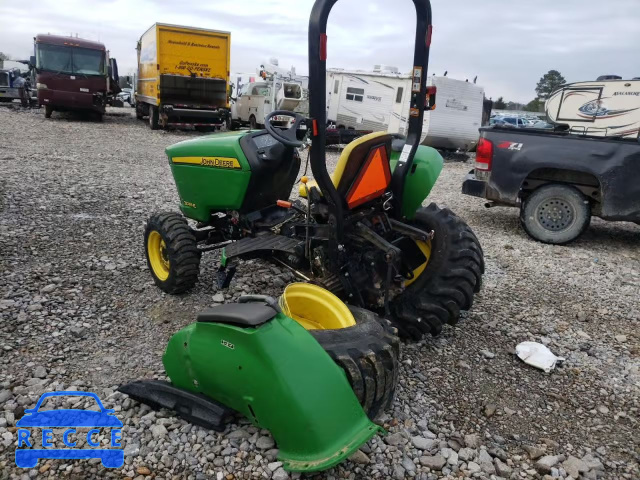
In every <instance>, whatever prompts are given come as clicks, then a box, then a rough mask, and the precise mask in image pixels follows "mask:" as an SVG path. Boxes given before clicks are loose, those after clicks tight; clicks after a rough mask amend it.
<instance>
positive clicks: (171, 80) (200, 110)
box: [135, 23, 231, 130]
mask: <svg viewBox="0 0 640 480" xmlns="http://www.w3.org/2000/svg"><path fill="white" fill-rule="evenodd" d="M230 48H231V34H230V33H229V32H221V31H218V30H208V29H204V28H195V27H182V26H178V25H167V24H164V23H156V24H154V25H152V26H151V28H149V29H148V30H147V31H146V32H145V33H143V34H142V37H141V38H140V40H139V41H138V45H137V51H138V74H137V78H138V80H137V86H136V89H135V91H136V93H135V100H136V117H137V118H139V119H142V118H143V117H145V116H148V117H149V126H150V127H151V129H152V130H155V129H157V128H160V127H162V128H164V127H185V126H193V127H196V129H198V130H210V129H215V128H220V127H221V126H222V125H223V124H224V123H225V122H226V120H227V117H228V112H229V87H228V85H229V64H230V57H231V50H230Z"/></svg>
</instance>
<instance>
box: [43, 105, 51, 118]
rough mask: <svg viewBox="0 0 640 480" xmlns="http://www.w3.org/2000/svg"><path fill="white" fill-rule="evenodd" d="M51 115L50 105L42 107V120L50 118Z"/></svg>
mask: <svg viewBox="0 0 640 480" xmlns="http://www.w3.org/2000/svg"><path fill="white" fill-rule="evenodd" d="M52 113H53V107H52V106H50V105H45V106H44V118H51V114H52Z"/></svg>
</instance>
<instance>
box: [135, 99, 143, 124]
mask: <svg viewBox="0 0 640 480" xmlns="http://www.w3.org/2000/svg"><path fill="white" fill-rule="evenodd" d="M136 118H137V119H138V120H142V119H143V118H144V104H143V103H140V102H138V103H136Z"/></svg>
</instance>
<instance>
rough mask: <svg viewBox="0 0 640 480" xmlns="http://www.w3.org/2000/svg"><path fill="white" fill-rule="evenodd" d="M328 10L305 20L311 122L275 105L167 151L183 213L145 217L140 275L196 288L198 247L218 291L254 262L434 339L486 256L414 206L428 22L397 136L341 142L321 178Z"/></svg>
mask: <svg viewBox="0 0 640 480" xmlns="http://www.w3.org/2000/svg"><path fill="white" fill-rule="evenodd" d="M334 3H335V1H334V0H328V1H325V2H317V4H322V5H320V6H317V8H316V7H314V12H316V13H312V18H311V21H310V30H309V111H310V118H305V117H303V116H302V115H300V114H298V113H294V112H288V111H273V112H272V113H271V114H270V115H268V116H267V117H266V118H265V129H264V130H249V131H236V132H228V133H222V134H215V135H209V136H203V137H200V138H197V139H193V140H187V141H184V142H180V143H178V144H175V145H172V146H170V147H168V148H167V150H166V153H167V156H168V159H169V165H170V167H171V171H172V173H173V177H174V180H175V182H176V186H177V189H178V194H179V196H180V201H181V204H180V209H181V211H182V214H178V213H159V214H155V215H153V216H151V218H150V219H149V221H148V223H147V227H146V230H145V235H144V243H145V249H146V255H147V261H148V265H149V269H150V271H151V273H152V275H153V279H154V281H155V283H156V284H157V285H158V287H160V288H161V289H162V290H163V291H165V292H167V293H171V294H178V293H183V292H186V291H187V290H189V289H190V288H191V287H193V285H194V284H195V283H196V281H197V280H198V273H199V267H200V259H201V256H202V254H203V253H204V252H206V251H209V250H217V249H221V250H222V252H221V265H220V267H219V269H218V283H219V286H220V287H221V288H226V287H228V286H229V283H230V281H231V278H232V277H233V273H234V272H235V270H236V267H238V265H237V263H238V262H237V261H238V259H243V258H245V259H246V258H249V257H263V258H266V259H269V260H271V261H273V262H276V263H277V264H280V265H283V266H286V267H287V268H288V269H290V270H291V271H293V272H294V273H295V274H296V275H297V276H298V277H299V278H301V279H302V280H304V281H305V282H311V283H314V284H317V285H319V286H322V287H324V288H326V289H327V290H329V291H331V292H333V293H334V294H336V295H337V296H338V297H340V298H341V299H343V300H344V301H345V302H346V303H348V304H350V305H353V306H356V307H363V308H366V309H369V310H372V311H373V312H375V313H377V314H379V315H381V316H384V317H385V318H387V319H389V320H391V321H392V322H393V324H394V326H396V327H397V328H398V330H399V332H400V334H401V335H403V336H405V337H412V338H415V339H419V338H421V336H422V335H423V334H425V333H431V334H432V335H437V334H438V333H440V331H441V329H442V326H443V325H444V324H445V323H449V324H455V323H456V322H457V321H458V318H459V316H460V311H461V310H467V309H469V308H470V307H471V305H472V302H473V296H474V293H475V292H477V291H478V290H479V289H480V285H481V279H482V274H483V271H484V260H483V253H482V248H481V246H480V244H479V242H478V239H477V238H476V236H475V235H474V233H473V232H472V231H471V229H470V228H469V227H468V226H467V225H466V224H465V223H464V222H463V221H462V220H461V219H460V218H458V217H457V216H456V215H454V214H453V213H452V212H451V211H450V210H448V209H441V208H439V207H438V206H436V205H435V204H433V203H432V204H430V205H429V206H427V207H423V206H422V205H423V202H424V200H425V199H426V198H427V196H428V195H429V193H430V191H431V189H432V187H433V185H434V184H435V182H436V180H437V178H438V175H439V174H440V171H441V169H442V165H443V160H442V157H441V156H440V154H439V153H438V152H437V151H436V150H434V149H432V148H429V147H426V146H422V145H419V144H420V136H421V132H422V124H423V114H424V110H425V109H433V108H435V91H432V90H429V89H428V88H427V87H426V73H427V64H428V53H429V44H430V41H431V27H430V25H429V23H428V22H429V20H428V19H427V18H421V17H420V16H418V19H417V30H416V42H415V53H414V66H413V68H412V77H413V78H412V86H413V88H412V92H411V100H410V109H409V112H408V114H409V116H408V118H409V127H408V134H407V136H406V139H401V138H395V137H394V136H392V135H390V134H387V133H385V132H375V133H371V134H369V135H365V136H363V137H360V138H358V139H356V140H354V141H353V142H351V143H350V144H348V145H347V146H346V148H344V150H343V151H342V154H341V155H340V158H339V160H338V162H337V165H336V167H335V169H334V171H333V173H332V174H330V173H329V172H328V171H327V166H326V161H325V124H326V120H325V119H326V99H325V91H326V90H325V88H326V51H327V50H326V48H327V47H326V40H327V37H326V33H325V29H326V17H327V16H328V12H329V10H330V9H331V6H332V5H333V4H334ZM414 3H416V5H417V4H419V3H422V2H419V1H415V2H414ZM426 3H427V4H428V2H426ZM314 16H315V17H314ZM429 18H430V14H429ZM322 19H324V20H322ZM323 22H324V23H323ZM276 116H277V117H280V118H281V117H282V116H289V117H292V121H291V122H290V127H289V128H288V129H281V128H278V127H276V126H274V125H273V124H272V120H273V119H274V117H276ZM305 127H306V128H305ZM305 136H306V137H307V142H310V147H309V157H308V161H309V162H310V166H311V171H312V173H313V177H314V180H315V181H309V179H308V178H307V177H305V176H303V177H301V179H300V180H301V185H300V189H299V190H300V191H299V193H300V195H299V198H295V197H297V196H296V195H293V196H291V192H292V189H293V187H294V184H296V179H297V178H298V175H299V174H300V167H301V160H300V156H299V154H298V150H297V149H298V148H300V147H303V146H304V145H305V142H304V140H305ZM305 170H306V169H305ZM188 220H192V223H191V224H190V223H188Z"/></svg>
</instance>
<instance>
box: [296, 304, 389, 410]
mask: <svg viewBox="0 0 640 480" xmlns="http://www.w3.org/2000/svg"><path fill="white" fill-rule="evenodd" d="M349 309H350V310H351V312H352V313H353V316H354V318H355V319H356V325H355V326H353V327H348V328H342V329H336V330H310V331H309V333H311V335H313V337H314V338H315V339H316V340H317V341H318V343H320V345H322V347H323V348H324V349H325V350H326V352H327V353H328V354H329V356H330V357H331V358H332V359H333V360H334V361H335V362H336V364H338V366H339V367H341V368H342V369H343V370H344V372H345V374H346V376H347V380H348V381H349V384H350V385H351V388H352V389H353V392H354V393H355V395H356V397H357V398H358V401H359V402H360V404H361V405H362V408H363V409H364V411H365V412H366V413H367V415H368V416H369V418H370V419H371V420H375V419H376V418H378V417H379V416H380V415H381V414H382V413H383V412H384V411H385V410H386V409H388V408H389V407H390V406H391V405H392V403H393V400H394V398H395V392H396V385H397V384H398V375H399V372H398V370H399V356H400V340H399V339H398V336H397V330H396V329H395V328H393V327H391V325H390V323H389V321H388V320H385V319H382V318H380V317H378V316H377V315H376V314H375V313H373V312H370V311H368V310H365V309H362V308H357V307H351V306H349Z"/></svg>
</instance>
